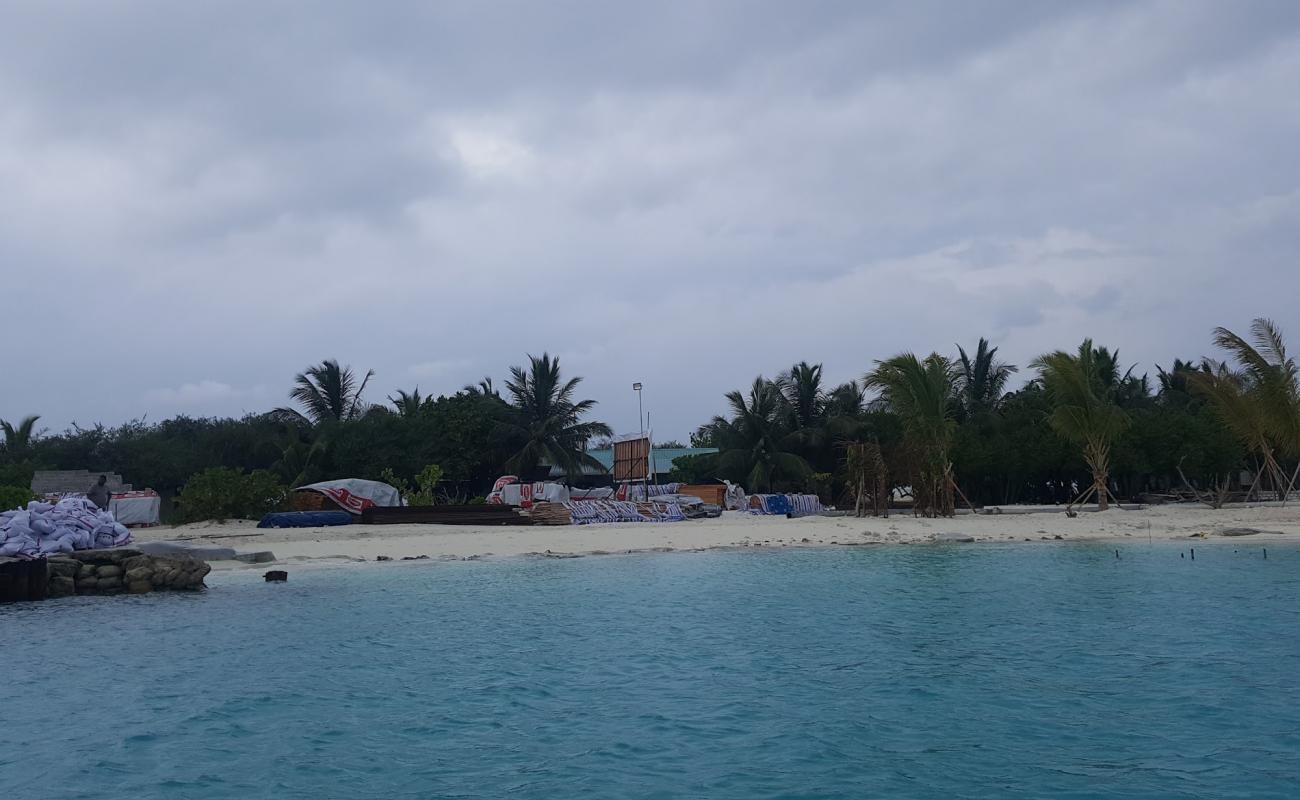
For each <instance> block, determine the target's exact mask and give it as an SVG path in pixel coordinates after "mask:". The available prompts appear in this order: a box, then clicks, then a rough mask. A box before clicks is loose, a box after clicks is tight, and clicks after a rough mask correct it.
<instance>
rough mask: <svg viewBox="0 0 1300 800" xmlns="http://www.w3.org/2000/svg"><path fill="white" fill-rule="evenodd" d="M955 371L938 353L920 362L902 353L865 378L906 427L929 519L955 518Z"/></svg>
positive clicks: (921, 506)
mask: <svg viewBox="0 0 1300 800" xmlns="http://www.w3.org/2000/svg"><path fill="white" fill-rule="evenodd" d="M956 380H957V375H956V370H955V369H954V367H953V364H952V362H951V361H949V360H948V359H947V358H944V357H943V356H941V355H939V354H938V353H931V354H930V355H928V356H926V357H925V359H919V358H917V357H916V356H915V355H913V354H912V353H900V354H899V355H896V356H894V357H893V358H890V359H886V360H884V361H877V362H876V368H875V369H874V370H872V371H871V372H870V373H869V374H868V375H867V377H866V387H867V388H869V389H877V390H879V392H880V400H881V404H882V405H883V406H885V407H886V408H888V409H889V410H891V411H893V412H894V413H895V414H897V415H898V416H899V418H900V419H901V420H902V422H903V430H904V432H905V435H906V437H907V441H908V444H909V446H910V447H911V448H912V450H913V451H914V452H915V454H916V456H917V458H918V462H919V467H918V472H919V475H918V476H917V477H918V480H917V485H916V486H914V487H913V489H914V494H913V496H914V497H915V498H916V508H917V510H918V511H920V512H921V513H922V514H924V515H926V516H935V515H942V516H945V517H950V516H953V515H954V514H955V513H956V511H955V504H954V502H953V490H954V489H955V488H956V483H955V482H954V480H953V477H952V460H951V458H950V457H949V451H950V450H951V447H952V436H953V431H954V430H955V428H956V422H954V420H953V403H952V398H953V395H954V389H955V384H956Z"/></svg>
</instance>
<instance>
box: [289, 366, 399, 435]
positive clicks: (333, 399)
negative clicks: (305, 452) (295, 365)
mask: <svg viewBox="0 0 1300 800" xmlns="http://www.w3.org/2000/svg"><path fill="white" fill-rule="evenodd" d="M374 374H375V371H374V370H373V369H372V370H368V371H367V372H366V374H365V375H364V376H363V377H362V378H361V381H360V383H358V382H357V378H356V375H354V374H353V372H352V368H351V367H340V366H339V362H337V361H335V360H334V359H332V358H331V359H326V360H325V361H322V362H321V363H319V364H315V365H313V366H311V367H308V368H307V370H306V371H305V372H300V373H298V375H297V376H295V377H294V388H293V391H291V392H290V393H289V397H291V398H292V399H294V400H296V401H297V402H298V404H299V405H300V406H301V407H302V410H301V411H299V410H297V409H293V408H277V409H276V410H275V411H273V412H272V413H273V414H274V415H276V416H277V417H280V418H282V419H285V420H286V421H291V422H298V423H304V422H305V423H310V424H312V425H321V424H323V423H328V422H347V421H349V420H354V419H358V418H360V417H361V416H364V415H365V413H366V412H367V411H369V410H370V409H369V407H367V406H365V405H363V404H362V401H361V394H362V392H364V391H365V390H366V384H368V383H369V382H370V379H371V378H372V377H374Z"/></svg>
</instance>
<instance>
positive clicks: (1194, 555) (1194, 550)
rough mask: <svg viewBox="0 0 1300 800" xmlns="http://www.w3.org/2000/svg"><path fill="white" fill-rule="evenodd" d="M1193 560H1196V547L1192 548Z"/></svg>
mask: <svg viewBox="0 0 1300 800" xmlns="http://www.w3.org/2000/svg"><path fill="white" fill-rule="evenodd" d="M1192 560H1193V561H1195V560H1196V548H1195V547H1193V548H1192Z"/></svg>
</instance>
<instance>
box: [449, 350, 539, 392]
mask: <svg viewBox="0 0 1300 800" xmlns="http://www.w3.org/2000/svg"><path fill="white" fill-rule="evenodd" d="M530 357H531V356H530ZM461 391H462V392H466V393H468V394H478V395H483V396H484V397H487V396H489V395H490V396H492V397H500V396H501V393H500V392H498V391H497V390H496V387H495V386H493V385H492V379H491V378H490V377H485V378H483V380H481V381H479V382H478V383H467V384H465V386H464V387H462V388H461Z"/></svg>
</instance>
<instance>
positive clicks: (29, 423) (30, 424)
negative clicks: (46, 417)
mask: <svg viewBox="0 0 1300 800" xmlns="http://www.w3.org/2000/svg"><path fill="white" fill-rule="evenodd" d="M40 418H41V416H40V414H32V415H31V416H29V417H23V418H22V420H21V421H20V422H19V423H18V425H17V426H14V425H11V424H10V423H8V422H6V421H5V420H0V430H3V431H4V437H5V441H4V445H5V452H6V453H8V454H9V455H10V456H12V457H13V458H19V457H21V456H23V455H26V453H27V451H28V450H30V449H31V447H32V439H33V438H35V433H36V422H37V420H39V419H40Z"/></svg>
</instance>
